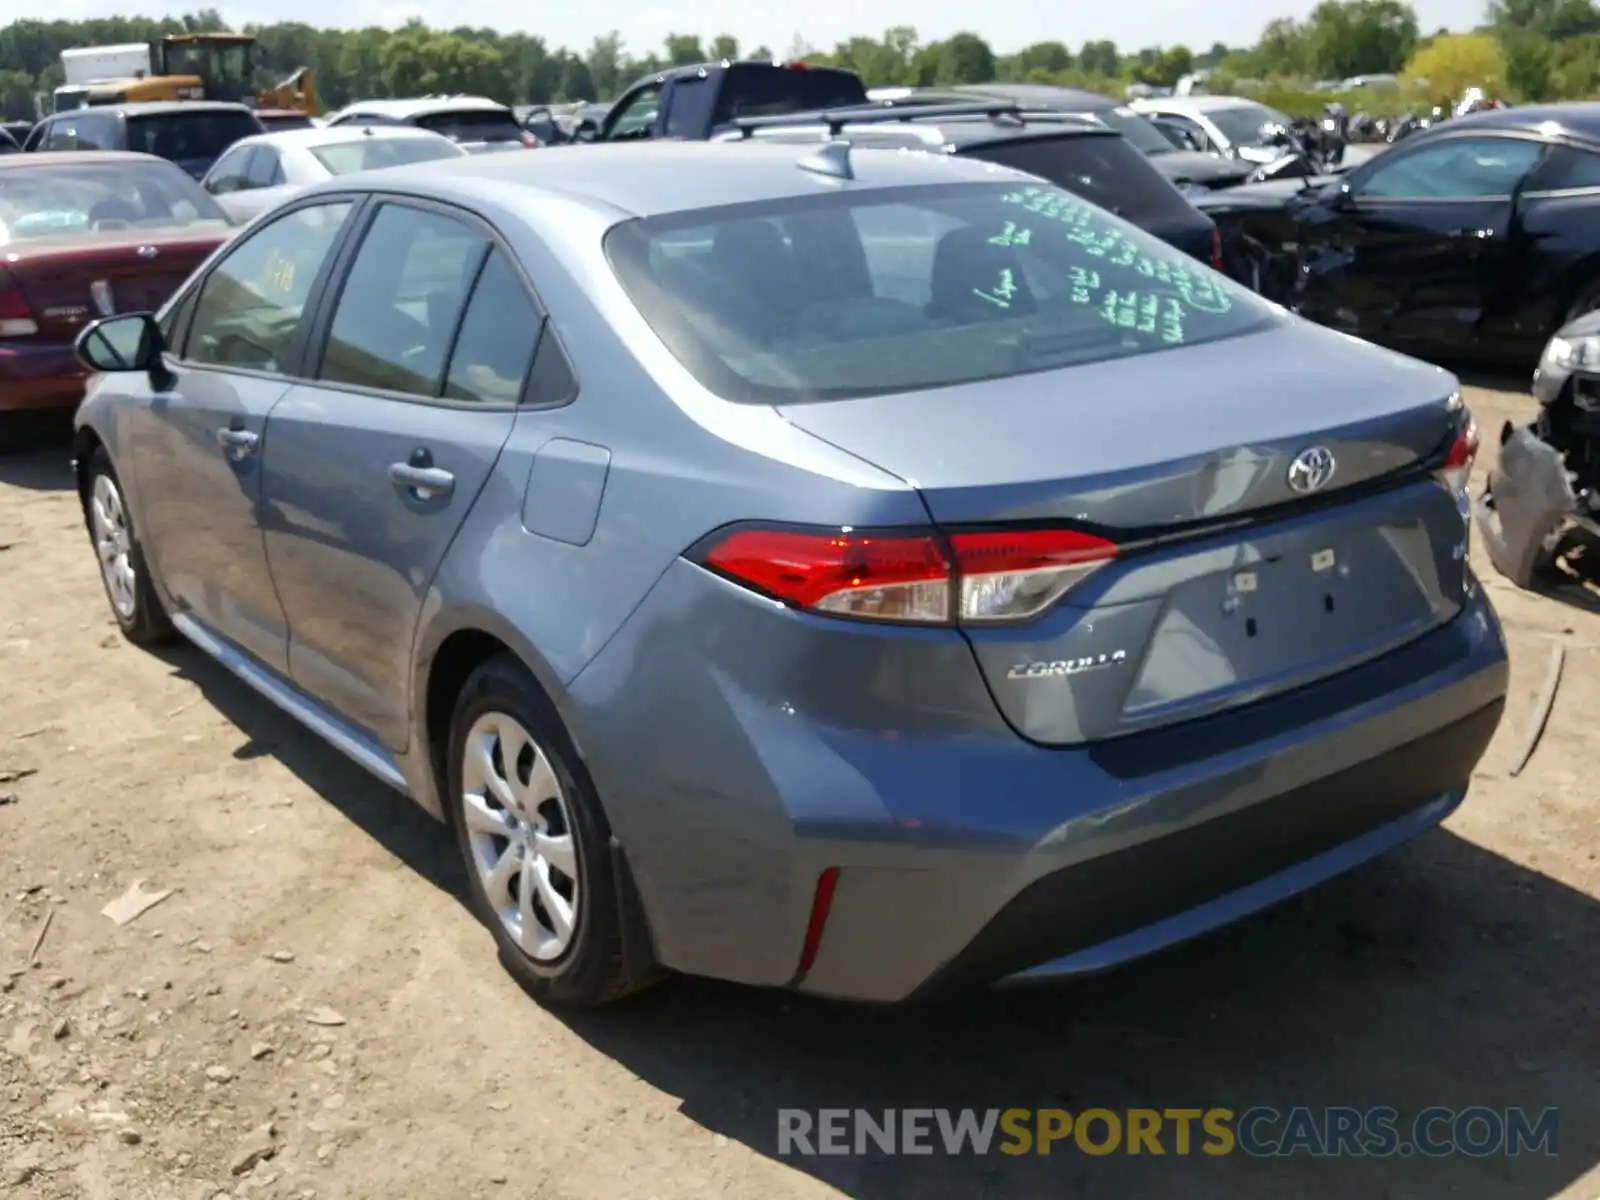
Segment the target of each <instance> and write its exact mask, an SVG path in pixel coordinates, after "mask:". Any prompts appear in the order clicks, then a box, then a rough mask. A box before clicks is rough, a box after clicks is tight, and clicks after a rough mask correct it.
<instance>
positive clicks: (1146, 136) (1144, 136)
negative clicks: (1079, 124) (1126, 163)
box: [1088, 104, 1173, 154]
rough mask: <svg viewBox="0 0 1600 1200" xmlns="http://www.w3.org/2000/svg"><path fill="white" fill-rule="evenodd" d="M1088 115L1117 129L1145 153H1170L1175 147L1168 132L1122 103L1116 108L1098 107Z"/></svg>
mask: <svg viewBox="0 0 1600 1200" xmlns="http://www.w3.org/2000/svg"><path fill="white" fill-rule="evenodd" d="M1088 116H1090V117H1092V118H1094V119H1095V120H1096V121H1099V122H1100V123H1101V124H1102V125H1105V126H1107V127H1109V128H1111V129H1115V130H1116V131H1117V132H1118V133H1120V134H1121V135H1122V136H1123V137H1125V138H1127V139H1128V141H1130V142H1132V143H1133V145H1134V148H1135V149H1137V150H1140V151H1142V152H1144V153H1145V154H1168V153H1170V152H1171V151H1172V149H1173V146H1172V143H1171V142H1169V141H1168V140H1167V136H1166V134H1164V133H1162V132H1161V131H1160V130H1159V129H1157V128H1156V127H1155V126H1154V125H1152V124H1151V123H1150V122H1149V120H1148V119H1147V118H1145V117H1141V116H1140V115H1139V114H1138V113H1136V112H1134V111H1133V109H1131V108H1124V107H1123V106H1122V105H1120V104H1119V105H1117V106H1116V107H1114V108H1097V109H1095V110H1094V111H1093V112H1091V113H1089V114H1088Z"/></svg>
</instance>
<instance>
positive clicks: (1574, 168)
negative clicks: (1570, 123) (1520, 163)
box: [1528, 146, 1600, 192]
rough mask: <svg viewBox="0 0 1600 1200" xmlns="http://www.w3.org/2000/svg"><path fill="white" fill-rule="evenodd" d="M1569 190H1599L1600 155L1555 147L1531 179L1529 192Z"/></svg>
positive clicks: (1568, 147) (1567, 147) (1529, 180)
mask: <svg viewBox="0 0 1600 1200" xmlns="http://www.w3.org/2000/svg"><path fill="white" fill-rule="evenodd" d="M1569 188H1600V154H1590V153H1589V152H1588V151H1587V150H1574V149H1572V147H1570V146H1556V147H1554V148H1553V149H1551V151H1550V153H1549V154H1548V155H1547V156H1546V157H1545V160H1544V161H1543V162H1542V163H1540V164H1539V169H1538V170H1536V171H1535V172H1534V173H1533V175H1532V176H1530V177H1529V179H1528V191H1530V192H1559V191H1564V190H1567V189H1569Z"/></svg>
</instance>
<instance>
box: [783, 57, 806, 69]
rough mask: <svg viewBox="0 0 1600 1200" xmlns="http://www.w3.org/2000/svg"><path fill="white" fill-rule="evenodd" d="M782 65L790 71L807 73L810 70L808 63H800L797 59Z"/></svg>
mask: <svg viewBox="0 0 1600 1200" xmlns="http://www.w3.org/2000/svg"><path fill="white" fill-rule="evenodd" d="M783 65H784V66H786V67H788V68H789V70H791V71H809V70H810V69H811V64H810V63H808V62H802V61H800V60H799V59H796V60H795V61H793V62H786V63H784V64H783Z"/></svg>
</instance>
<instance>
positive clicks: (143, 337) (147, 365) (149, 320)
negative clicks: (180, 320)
mask: <svg viewBox="0 0 1600 1200" xmlns="http://www.w3.org/2000/svg"><path fill="white" fill-rule="evenodd" d="M73 349H74V350H76V351H77V354H78V358H79V360H80V361H82V363H83V365H84V366H86V367H88V368H89V369H90V370H91V371H98V372H111V371H145V372H149V373H153V372H155V371H158V370H160V369H161V352H162V351H163V350H164V349H166V346H165V344H164V341H163V339H162V337H161V326H159V325H157V324H156V319H155V317H154V316H153V315H151V314H150V313H142V312H141V313H125V314H123V315H121V316H116V317H106V318H105V319H104V320H100V321H95V322H93V323H91V324H89V325H86V326H85V327H84V329H83V331H82V332H81V333H79V334H78V339H77V341H76V342H74V343H73Z"/></svg>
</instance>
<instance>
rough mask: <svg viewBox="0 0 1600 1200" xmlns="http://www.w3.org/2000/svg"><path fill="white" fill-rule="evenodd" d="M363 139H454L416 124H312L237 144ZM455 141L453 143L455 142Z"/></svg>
mask: <svg viewBox="0 0 1600 1200" xmlns="http://www.w3.org/2000/svg"><path fill="white" fill-rule="evenodd" d="M363 138H377V139H380V140H393V139H396V138H399V139H401V140H409V141H418V140H420V139H424V138H429V139H435V138H436V139H438V140H439V141H441V142H448V141H450V139H449V138H447V137H445V136H444V134H442V133H434V132H433V131H432V130H431V129H418V128H417V127H416V126H414V125H312V126H310V127H309V128H305V129H279V130H276V131H274V132H271V133H256V134H251V135H250V136H249V137H247V138H240V139H239V140H238V141H237V142H235V143H234V144H233V145H234V146H242V145H245V144H246V143H248V144H249V145H252V146H273V147H277V148H279V149H283V150H294V149H300V150H314V149H316V148H317V147H318V146H342V145H344V144H345V143H347V142H359V141H361V140H362V139H363ZM454 144H455V143H453V142H451V145H454ZM232 148H233V147H231V146H230V147H229V149H232Z"/></svg>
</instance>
